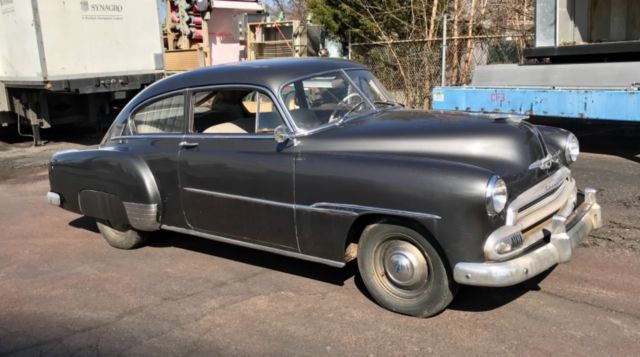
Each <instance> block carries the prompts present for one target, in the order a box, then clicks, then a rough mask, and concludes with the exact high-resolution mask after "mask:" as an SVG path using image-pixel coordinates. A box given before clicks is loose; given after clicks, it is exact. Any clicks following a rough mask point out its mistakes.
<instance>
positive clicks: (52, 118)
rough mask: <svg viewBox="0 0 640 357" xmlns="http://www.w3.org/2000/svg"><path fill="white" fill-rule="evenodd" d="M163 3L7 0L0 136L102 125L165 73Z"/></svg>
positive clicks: (2, 21)
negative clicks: (15, 131) (11, 132)
mask: <svg viewBox="0 0 640 357" xmlns="http://www.w3.org/2000/svg"><path fill="white" fill-rule="evenodd" d="M163 69H164V59H163V40H162V29H161V23H160V20H159V12H158V2H157V0H136V1H126V0H66V1H65V0H0V127H2V128H1V129H0V130H8V128H9V127H11V126H13V125H16V126H17V129H18V130H20V127H21V124H22V125H24V124H29V125H30V126H31V129H32V131H33V134H32V136H33V138H34V144H35V145H38V144H40V143H41V140H40V129H43V128H49V127H51V126H53V125H59V124H68V123H82V124H100V123H101V121H102V120H104V119H105V118H110V117H111V116H112V115H111V113H110V112H111V110H112V107H113V106H114V103H117V102H124V101H126V100H128V99H130V98H131V97H132V96H133V95H135V94H136V93H137V92H138V91H139V90H140V89H142V88H143V87H145V86H146V85H148V84H150V83H152V82H154V81H156V80H157V79H159V78H160V77H161V76H162V75H163Z"/></svg>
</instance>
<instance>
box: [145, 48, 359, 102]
mask: <svg viewBox="0 0 640 357" xmlns="http://www.w3.org/2000/svg"><path fill="white" fill-rule="evenodd" d="M340 69H365V67H364V66H362V65H361V64H359V63H356V62H352V61H348V60H344V59H337V58H323V57H304V58H278V59H267V60H256V61H244V62H238V63H231V64H223V65H216V66H211V67H205V68H200V69H196V70H192V71H188V72H184V73H180V74H174V75H171V76H169V77H167V78H164V79H162V80H160V81H158V82H156V83H154V84H153V85H151V86H149V87H147V88H146V89H145V90H144V91H142V92H141V93H140V95H138V96H137V97H136V102H137V103H140V102H142V101H145V100H147V99H149V98H152V97H155V96H157V95H159V94H162V93H167V92H172V91H176V90H180V89H185V88H195V87H203V86H211V85H219V84H247V85H256V86H261V87H266V88H268V89H271V90H272V91H273V92H274V93H275V92H277V91H278V88H279V87H280V85H282V84H283V83H285V82H289V81H291V80H293V79H296V78H301V77H305V76H308V75H313V74H314V73H321V72H328V71H332V70H340Z"/></svg>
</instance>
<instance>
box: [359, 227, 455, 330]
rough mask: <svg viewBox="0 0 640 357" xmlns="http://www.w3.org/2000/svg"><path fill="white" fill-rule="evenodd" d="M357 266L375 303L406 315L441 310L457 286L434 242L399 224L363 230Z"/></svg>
mask: <svg viewBox="0 0 640 357" xmlns="http://www.w3.org/2000/svg"><path fill="white" fill-rule="evenodd" d="M358 269H359V271H360V275H361V277H362V281H363V282H364V284H365V286H366V287H367V290H368V291H369V293H370V294H371V296H372V297H373V299H374V300H375V301H376V302H377V303H378V304H380V305H381V306H383V307H385V308H387V309H389V310H391V311H395V312H398V313H401V314H405V315H411V316H418V317H428V316H433V315H435V314H437V313H439V312H441V311H442V310H444V309H445V308H446V307H447V306H448V305H449V303H451V301H452V300H453V297H454V296H455V291H456V288H457V286H456V284H455V282H453V281H452V279H450V274H448V271H447V268H446V267H445V264H444V263H443V261H442V259H441V257H440V254H438V251H437V250H436V249H435V248H434V247H433V245H432V244H431V243H429V241H428V240H427V239H426V238H425V237H424V236H423V235H422V234H420V233H418V232H416V231H415V230H413V229H410V228H408V227H405V226H400V225H393V224H382V223H380V224H373V225H370V226H369V227H367V228H366V229H365V230H364V232H363V233H362V236H361V238H360V241H359V243H358Z"/></svg>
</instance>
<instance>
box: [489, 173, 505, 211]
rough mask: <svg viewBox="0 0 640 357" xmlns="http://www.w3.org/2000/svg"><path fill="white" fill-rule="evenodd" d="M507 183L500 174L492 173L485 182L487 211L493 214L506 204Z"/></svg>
mask: <svg viewBox="0 0 640 357" xmlns="http://www.w3.org/2000/svg"><path fill="white" fill-rule="evenodd" d="M508 197H509V196H508V194H507V184H506V183H505V182H504V180H503V179H501V178H500V176H497V175H493V176H491V179H489V183H488V184H487V194H486V198H487V213H488V214H489V216H495V215H497V214H499V213H500V212H502V210H503V209H504V207H505V206H506V205H507V199H508Z"/></svg>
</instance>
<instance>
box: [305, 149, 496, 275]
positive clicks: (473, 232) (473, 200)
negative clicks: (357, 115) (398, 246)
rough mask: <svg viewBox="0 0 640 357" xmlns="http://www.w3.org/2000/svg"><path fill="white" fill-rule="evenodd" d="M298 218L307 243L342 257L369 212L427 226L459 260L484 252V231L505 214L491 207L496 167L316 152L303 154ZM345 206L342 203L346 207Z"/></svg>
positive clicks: (311, 250)
mask: <svg viewBox="0 0 640 357" xmlns="http://www.w3.org/2000/svg"><path fill="white" fill-rule="evenodd" d="M295 175H296V178H295V179H296V185H295V186H296V188H295V190H296V192H295V195H296V205H297V207H299V209H297V210H296V222H297V224H298V235H299V238H300V239H301V242H300V243H301V249H302V250H303V252H304V253H306V254H310V255H319V256H322V257H326V258H328V259H334V260H335V259H338V258H340V257H341V256H342V254H344V249H345V243H346V241H345V240H346V239H347V237H348V232H349V231H350V227H351V226H352V225H353V224H354V222H356V221H357V220H358V218H359V217H361V216H362V215H368V214H377V215H381V216H392V217H399V218H405V219H409V220H411V221H414V222H418V223H420V224H421V225H422V226H424V227H425V228H426V229H427V230H428V231H429V233H431V235H432V236H433V238H434V239H435V240H436V241H437V243H438V244H439V245H440V247H441V248H442V251H443V252H444V254H445V255H446V257H445V258H446V259H447V260H448V261H449V263H450V264H452V266H453V265H454V264H455V263H456V262H458V261H478V260H480V259H482V257H483V251H482V245H483V243H484V239H485V238H486V236H487V235H488V233H489V232H491V231H492V230H493V229H495V227H498V226H499V225H500V224H501V222H500V220H501V218H500V217H494V218H490V217H488V215H487V211H486V198H485V191H486V185H487V182H488V180H489V178H490V177H491V175H492V173H491V172H489V171H488V170H486V169H483V168H480V167H476V166H472V165H467V164H460V163H454V162H449V161H444V160H433V159H428V158H416V157H406V156H391V155H389V156H386V155H379V154H378V155H375V156H374V155H371V156H368V155H351V154H325V153H310V154H306V155H304V156H303V158H302V159H300V160H298V161H297V162H296V173H295ZM341 208H342V209H341Z"/></svg>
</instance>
